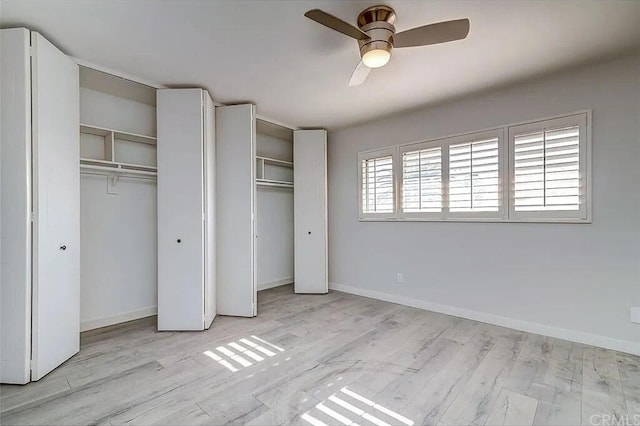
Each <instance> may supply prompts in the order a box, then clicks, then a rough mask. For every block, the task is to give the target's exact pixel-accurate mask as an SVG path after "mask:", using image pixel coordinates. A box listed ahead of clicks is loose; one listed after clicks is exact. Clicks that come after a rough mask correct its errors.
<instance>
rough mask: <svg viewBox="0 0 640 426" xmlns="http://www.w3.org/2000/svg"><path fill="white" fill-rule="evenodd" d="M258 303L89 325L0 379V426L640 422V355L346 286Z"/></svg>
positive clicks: (270, 294) (280, 291)
mask: <svg viewBox="0 0 640 426" xmlns="http://www.w3.org/2000/svg"><path fill="white" fill-rule="evenodd" d="M258 300H259V316H258V317H257V318H254V319H246V318H231V317H219V318H217V319H216V320H215V322H214V324H213V327H212V328H211V329H210V330H209V331H207V332H180V333H178V332H175V333H174V332H161V333H159V332H157V331H156V330H155V318H149V319H144V320H139V321H134V322H130V323H127V324H123V325H119V326H113V327H108V328H104V329H100V330H94V331H91V332H87V333H84V334H83V335H82V339H81V340H82V344H81V351H80V353H79V354H77V355H76V356H74V357H73V358H72V359H70V360H69V361H67V362H66V363H65V364H64V365H62V366H61V367H60V368H58V369H56V370H55V371H53V372H52V373H51V374H49V375H48V376H47V377H45V378H44V379H43V380H41V381H40V382H37V383H32V384H29V385H27V386H2V387H0V394H1V395H0V398H1V399H0V403H1V409H2V414H1V418H0V420H1V423H2V424H89V423H91V424H113V425H116V424H123V423H131V424H228V423H234V424H252V425H274V424H304V425H308V426H309V425H322V424H327V425H335V424H340V425H342V424H347V425H348V424H360V425H368V424H377V425H384V424H385V423H386V424H393V425H395V424H397V425H405V426H411V425H414V424H415V425H419V424H440V425H459V424H496V425H498V424H553V425H559V424H567V425H569V424H570V425H574V424H591V423H592V421H595V422H596V423H597V422H599V421H601V420H600V419H601V417H593V418H592V416H593V415H595V416H600V415H602V414H609V415H611V414H615V415H617V416H629V417H625V418H627V419H628V420H629V424H633V423H632V422H633V420H634V416H638V419H639V423H640V358H639V357H636V356H632V355H628V354H623V353H618V352H614V351H609V350H604V349H599V348H594V347H590V346H584V345H579V344H574V343H570V342H566V341H562V340H557V339H552V338H548V337H543V336H538V335H534V334H528V333H522V332H517V331H513V330H509V329H506V328H501V327H496V326H491V325H487V324H483V323H479V322H474V321H468V320H463V319H460V318H455V317H451V316H447V315H441V314H435V313H432V312H428V311H423V310H419V309H414V308H409V307H405V306H400V305H395V304H392V303H387V302H382V301H377V300H373V299H367V298H364V297H359V296H353V295H349V294H345V293H340V292H331V293H329V294H328V295H326V296H302V295H294V294H292V288H291V287H290V286H286V287H280V288H275V289H271V290H266V291H264V292H260V294H259V299H258ZM352 422H353V423H352ZM382 422H384V423H382ZM598 424H602V423H598Z"/></svg>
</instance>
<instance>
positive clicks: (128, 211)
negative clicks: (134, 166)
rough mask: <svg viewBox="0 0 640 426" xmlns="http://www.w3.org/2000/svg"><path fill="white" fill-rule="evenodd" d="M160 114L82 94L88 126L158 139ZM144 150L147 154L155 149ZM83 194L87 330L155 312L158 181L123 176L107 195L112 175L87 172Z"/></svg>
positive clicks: (129, 102) (91, 93) (83, 295)
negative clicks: (157, 118)
mask: <svg viewBox="0 0 640 426" xmlns="http://www.w3.org/2000/svg"><path fill="white" fill-rule="evenodd" d="M155 113H156V109H155V107H153V106H150V105H147V104H143V103H140V102H135V101H132V100H129V99H123V98H119V97H115V96H110V95H108V94H105V93H102V92H97V91H94V90H89V89H86V88H81V90H80V122H81V123H84V124H91V125H95V126H103V127H108V128H114V129H116V130H123V131H128V132H133V133H139V134H145V135H155V134H156V116H155ZM85 140H86V139H85ZM139 148H141V149H142V150H145V151H146V150H148V148H149V146H148V145H145V146H141V147H139ZM137 151H140V149H138V150H137ZM123 153H125V152H124V151H123ZM129 154H131V153H129ZM147 154H148V153H147ZM147 156H148V155H147ZM138 157H139V156H138ZM154 157H155V154H154ZM141 158H142V157H140V158H137V159H138V160H140V159H141ZM135 159H136V158H133V157H132V158H131V159H129V160H127V159H126V158H119V160H120V161H129V162H133V161H132V160H135ZM150 160H151V159H148V161H147V163H149V162H150V163H152V164H155V158H153V159H152V160H153V161H150ZM80 190H81V192H80V209H81V218H80V219H81V224H80V237H81V247H82V252H81V256H80V263H81V265H80V273H81V300H80V323H81V329H82V330H88V329H91V328H96V327H102V326H105V325H109V324H115V323H119V322H123V321H127V320H131V319H135V318H141V317H145V316H149V315H153V314H155V313H156V311H157V288H158V284H157V283H158V280H157V270H158V269H157V254H158V249H157V201H156V182H155V181H150V180H143V179H136V178H127V177H121V178H120V179H119V180H118V182H117V184H116V190H117V194H107V177H106V176H95V175H88V174H81V179H80Z"/></svg>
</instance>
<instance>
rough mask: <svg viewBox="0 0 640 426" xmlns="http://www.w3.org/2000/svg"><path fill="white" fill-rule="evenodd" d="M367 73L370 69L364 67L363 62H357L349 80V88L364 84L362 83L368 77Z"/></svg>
mask: <svg viewBox="0 0 640 426" xmlns="http://www.w3.org/2000/svg"><path fill="white" fill-rule="evenodd" d="M369 71H371V68H369V67H368V66H366V65H365V64H364V62H362V61H360V62H358V65H356V69H355V70H353V73H352V74H351V78H350V79H349V87H352V86H358V85H360V84H362V83H364V81H365V80H366V79H367V76H368V75H369Z"/></svg>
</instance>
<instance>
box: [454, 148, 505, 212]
mask: <svg viewBox="0 0 640 426" xmlns="http://www.w3.org/2000/svg"><path fill="white" fill-rule="evenodd" d="M498 142H499V141H498V138H497V137H495V138H488V139H483V140H477V141H472V142H465V143H459V144H452V145H450V146H449V211H450V212H498V211H499V210H500V205H501V203H500V198H501V188H500V159H499V143H498Z"/></svg>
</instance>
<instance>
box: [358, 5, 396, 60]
mask: <svg viewBox="0 0 640 426" xmlns="http://www.w3.org/2000/svg"><path fill="white" fill-rule="evenodd" d="M395 22H396V13H395V11H394V10H393V9H392V8H390V7H389V6H373V7H370V8H368V9H365V10H364V11H362V13H361V14H360V15H359V16H358V27H360V29H361V30H362V31H364V32H365V33H367V35H368V36H369V37H370V38H369V39H368V40H358V46H359V47H360V56H361V57H362V56H364V54H365V53H367V52H369V51H371V50H376V49H381V50H386V51H388V52H391V49H392V48H393V44H392V40H393V35H394V34H395V32H396V27H394V26H393V24H394V23H395Z"/></svg>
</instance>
